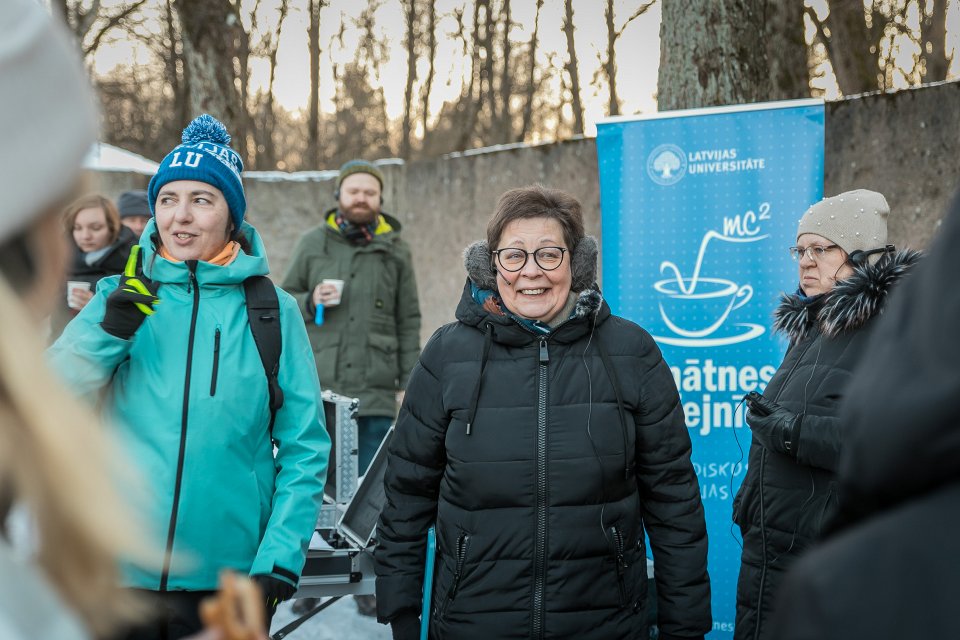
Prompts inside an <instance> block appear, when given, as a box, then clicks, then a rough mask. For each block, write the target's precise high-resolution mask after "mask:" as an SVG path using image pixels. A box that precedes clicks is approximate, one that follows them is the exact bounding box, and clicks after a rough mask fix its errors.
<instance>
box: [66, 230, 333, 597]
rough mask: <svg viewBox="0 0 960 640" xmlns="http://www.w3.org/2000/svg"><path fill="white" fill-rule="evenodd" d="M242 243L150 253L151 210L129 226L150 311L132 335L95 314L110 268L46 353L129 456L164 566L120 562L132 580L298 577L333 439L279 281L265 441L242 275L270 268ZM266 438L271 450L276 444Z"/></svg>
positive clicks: (146, 585)
mask: <svg viewBox="0 0 960 640" xmlns="http://www.w3.org/2000/svg"><path fill="white" fill-rule="evenodd" d="M241 230H242V232H243V233H244V234H245V235H246V236H247V239H248V240H249V242H250V244H251V246H252V249H251V252H250V253H244V252H241V253H240V254H239V255H238V256H237V257H236V259H235V260H234V261H233V262H232V263H230V264H229V265H226V266H216V265H212V264H209V263H206V262H195V261H188V262H170V261H168V260H165V259H163V258H161V257H160V256H159V255H157V254H156V253H155V246H154V242H153V241H152V240H151V237H152V236H154V237H155V232H156V223H155V221H154V220H151V221H150V222H149V223H148V224H147V228H146V230H145V231H144V234H143V236H142V237H141V239H140V247H141V252H142V255H143V271H144V274H145V275H146V277H147V278H149V279H151V280H153V281H154V282H155V283H157V284H159V285H160V288H159V293H158V296H159V298H160V301H159V303H157V305H156V312H155V313H154V314H153V315H152V316H150V317H149V318H147V319H146V320H145V321H144V323H143V326H141V327H140V329H139V330H138V331H137V333H136V334H134V336H133V338H131V339H130V340H122V339H120V338H117V337H114V336H112V335H110V334H108V333H107V332H105V331H104V330H103V329H102V328H101V327H100V321H101V320H102V319H103V316H104V311H105V305H106V299H107V296H109V295H110V293H111V292H112V291H113V290H114V289H116V288H117V286H118V283H119V280H120V278H119V277H118V276H114V277H110V278H105V279H103V280H101V281H100V283H99V285H98V286H97V293H96V295H95V296H94V298H93V300H91V301H90V303H89V304H88V305H87V306H86V307H84V309H83V310H82V311H81V312H80V314H79V315H78V316H77V317H76V319H74V320H73V321H72V322H71V323H70V324H69V325H67V328H66V329H65V330H64V332H63V335H62V336H61V337H60V339H59V340H57V342H56V343H55V344H54V345H53V346H52V347H51V348H50V350H49V360H50V363H51V365H52V366H53V367H54V368H55V369H56V370H58V371H59V372H60V373H61V374H62V375H63V377H64V378H65V379H66V380H67V382H68V383H69V384H70V385H71V386H72V387H73V388H74V389H76V390H77V391H78V392H79V393H81V394H91V395H93V394H97V393H100V392H105V397H104V401H103V403H104V407H105V410H106V413H107V414H108V417H110V418H112V421H113V423H114V425H115V429H116V431H117V434H118V436H119V439H120V442H121V444H122V445H123V446H124V447H125V452H126V454H127V456H128V457H129V460H130V464H131V466H132V467H133V468H134V469H136V471H138V472H139V473H140V475H141V476H142V479H143V481H144V483H143V484H144V486H143V490H142V492H139V493H138V492H134V496H135V497H136V499H137V501H138V507H139V508H140V509H139V510H140V511H141V512H142V517H143V518H145V521H146V522H147V523H148V524H147V526H146V527H145V529H146V530H147V531H150V532H152V533H154V534H155V536H154V538H153V539H152V540H151V541H150V542H151V543H152V544H153V545H154V546H155V548H156V549H157V550H158V551H161V550H164V551H165V552H166V556H167V559H168V564H169V566H163V567H131V568H130V569H129V572H128V580H129V584H130V585H131V586H135V587H139V588H143V589H152V590H160V591H165V590H177V589H186V590H206V589H215V588H216V587H217V582H218V573H219V572H220V571H221V570H222V569H224V568H231V569H235V570H237V571H241V572H244V573H250V574H271V575H273V576H274V577H279V578H282V579H284V580H286V581H288V582H290V583H291V584H294V585H295V584H296V583H297V580H298V579H299V575H300V571H301V569H302V567H303V563H304V558H305V554H306V549H307V544H308V542H309V540H310V536H311V535H312V533H313V530H314V525H315V523H316V518H317V513H318V510H319V506H320V501H321V499H322V493H323V484H324V478H325V477H326V467H327V458H328V454H329V450H330V439H329V436H328V435H327V432H326V429H325V423H324V416H323V413H322V411H321V406H322V404H321V403H322V400H321V398H320V385H319V383H318V380H317V373H316V370H315V369H314V367H313V363H312V358H311V357H310V356H311V351H310V344H309V342H308V341H307V336H306V332H305V331H304V328H303V322H302V320H301V319H300V314H299V311H298V310H297V307H296V302H295V301H294V300H293V299H292V298H291V297H290V296H289V295H287V294H286V293H284V292H282V291H279V290H278V296H279V301H280V327H281V331H282V341H283V350H282V352H281V356H280V370H279V383H280V387H281V388H282V389H283V394H284V403H283V407H282V408H281V409H280V410H279V411H278V412H277V415H276V421H275V423H274V426H273V433H272V441H271V433H270V431H269V428H268V425H269V422H270V410H269V406H268V392H267V379H266V375H265V374H264V370H263V364H262V361H261V360H260V356H259V353H258V351H257V347H256V344H255V343H254V339H253V334H252V333H251V332H250V326H249V321H248V319H247V307H246V303H245V297H244V290H243V281H244V280H245V279H246V278H247V277H249V276H252V275H265V274H266V273H267V272H268V267H267V259H266V256H265V254H264V247H263V243H262V242H261V240H260V237H259V235H258V234H257V233H256V231H255V230H254V228H253V227H251V226H250V225H249V224H246V223H244V225H243V226H242V227H241ZM274 443H275V444H276V448H277V451H276V457H274V453H273V449H274Z"/></svg>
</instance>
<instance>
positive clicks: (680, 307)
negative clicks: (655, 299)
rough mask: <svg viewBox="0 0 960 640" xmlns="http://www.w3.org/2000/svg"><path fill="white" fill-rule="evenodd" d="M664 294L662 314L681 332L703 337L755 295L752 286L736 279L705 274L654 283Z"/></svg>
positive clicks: (678, 333)
mask: <svg viewBox="0 0 960 640" xmlns="http://www.w3.org/2000/svg"><path fill="white" fill-rule="evenodd" d="M653 287H654V289H655V290H656V291H657V292H658V293H660V294H661V298H660V301H659V304H660V316H661V317H662V318H663V321H664V323H665V324H666V325H667V327H668V328H669V329H670V330H671V331H673V332H674V333H675V334H677V335H679V336H684V337H686V338H702V337H705V336H709V335H711V334H712V333H713V332H715V331H716V330H717V329H718V328H719V327H720V326H721V325H722V324H723V323H724V322H725V321H726V319H727V317H728V316H729V315H730V313H731V312H732V311H735V310H736V309H739V308H740V307H742V306H743V305H745V304H747V303H748V302H749V301H750V298H752V297H753V287H751V286H750V285H748V284H745V285H742V286H738V285H737V283H736V282H734V281H733V280H727V279H725V278H705V277H696V276H695V277H692V278H684V277H680V276H677V277H673V278H665V279H663V280H659V281H657V282H655V283H654V285H653Z"/></svg>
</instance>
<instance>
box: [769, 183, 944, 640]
mask: <svg viewBox="0 0 960 640" xmlns="http://www.w3.org/2000/svg"><path fill="white" fill-rule="evenodd" d="M958 243H960V199H958V198H957V197H956V196H955V198H954V201H953V203H952V205H951V207H950V210H949V212H948V214H947V217H946V218H945V220H944V225H943V228H942V230H941V231H940V232H939V236H938V237H937V238H936V239H935V240H934V242H933V245H932V247H931V249H930V251H929V253H928V255H927V257H926V258H924V260H923V262H922V263H921V264H919V265H918V266H917V268H916V270H915V271H914V273H912V274H911V275H910V277H909V278H908V279H907V280H906V281H905V282H904V283H903V286H902V287H900V288H899V289H898V291H897V292H896V294H895V295H894V299H893V300H892V301H891V304H890V306H889V308H888V309H887V311H886V312H885V313H884V316H883V318H881V319H880V321H879V322H878V323H877V328H876V331H875V333H874V335H873V336H872V337H871V340H870V342H869V344H868V345H867V355H866V356H865V357H864V358H863V360H862V361H861V362H860V365H859V366H858V367H857V368H856V370H855V371H854V375H855V377H854V381H853V382H851V384H850V387H849V388H848V392H847V397H846V401H845V403H844V406H843V410H842V412H841V415H842V417H843V420H844V424H846V425H848V427H849V430H850V431H849V436H848V438H847V440H846V441H845V442H844V449H843V453H842V455H841V457H840V467H839V472H838V483H839V494H840V504H839V507H838V512H837V516H836V517H835V518H834V519H833V520H832V521H831V523H830V526H829V527H828V528H829V536H828V537H827V539H826V541H825V542H823V543H822V544H821V545H820V546H819V547H817V548H816V549H814V550H812V551H811V552H810V553H809V554H808V555H807V556H806V557H805V558H804V559H803V560H801V561H800V562H798V563H797V565H796V566H795V567H794V569H793V570H792V571H791V572H790V573H789V574H788V575H787V578H786V580H785V582H784V586H783V590H782V593H781V598H780V599H779V601H778V606H777V608H776V612H775V614H774V617H773V620H772V632H773V634H774V637H776V638H781V639H783V640H805V639H810V640H812V639H814V638H816V639H818V640H820V639H824V640H833V639H836V640H840V639H843V640H848V639H860V638H864V639H868V638H869V639H879V640H884V639H891V640H892V639H898V640H899V639H901V638H956V637H957V635H958V630H957V627H958V625H957V616H956V603H957V600H958V597H960V586H958V582H957V566H958V563H957V548H956V546H957V543H956V537H957V531H958V530H960V475H958V473H957V468H958V467H957V461H958V460H960V365H958V363H960V338H958V334H957V319H958V318H960V289H958V288H957V285H956V278H957V274H958V273H960V254H958V253H957V245H958Z"/></svg>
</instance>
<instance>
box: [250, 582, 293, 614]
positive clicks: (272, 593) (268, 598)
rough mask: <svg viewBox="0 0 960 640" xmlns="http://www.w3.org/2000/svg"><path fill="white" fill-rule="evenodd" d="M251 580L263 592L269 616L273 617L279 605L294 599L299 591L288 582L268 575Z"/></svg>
mask: <svg viewBox="0 0 960 640" xmlns="http://www.w3.org/2000/svg"><path fill="white" fill-rule="evenodd" d="M250 579H251V580H253V581H254V582H256V583H257V585H259V587H260V590H261V591H263V600H264V604H265V605H266V607H267V615H269V616H273V614H274V612H275V611H276V610H277V605H278V604H280V603H281V602H283V601H284V600H289V599H290V598H292V597H293V594H294V593H296V591H297V588H296V587H294V586H293V585H292V584H290V583H289V582H287V581H286V580H281V579H280V578H274V577H273V576H271V575H269V574H266V573H258V574H255V575H252V576H250Z"/></svg>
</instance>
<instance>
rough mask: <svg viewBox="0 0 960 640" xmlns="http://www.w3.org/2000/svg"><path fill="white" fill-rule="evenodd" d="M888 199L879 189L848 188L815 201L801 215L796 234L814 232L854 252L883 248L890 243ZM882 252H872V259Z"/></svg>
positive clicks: (798, 236)
mask: <svg viewBox="0 0 960 640" xmlns="http://www.w3.org/2000/svg"><path fill="white" fill-rule="evenodd" d="M889 215H890V207H889V205H887V199H886V198H884V197H883V195H882V194H880V193H877V192H876V191H868V190H866V189H857V190H855V191H846V192H844V193H841V194H839V195H836V196H833V197H832V198H824V199H823V200H821V201H820V202H818V203H816V204H815V205H813V206H812V207H810V208H809V209H807V212H806V213H804V214H803V217H802V218H800V225H799V226H798V227H797V238H798V239H799V238H800V236H802V235H803V234H805V233H815V234H817V235H818V236H823V237H824V238H826V239H827V240H829V241H831V242H833V243H834V244H836V245H839V246H840V248H841V249H843V250H844V251H846V252H847V254H848V255H849V254H851V253H853V252H854V251H869V250H871V249H882V248H883V247H884V246H886V244H887V217H888V216H889ZM878 258H879V256H871V261H873V260H876V259H878Z"/></svg>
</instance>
